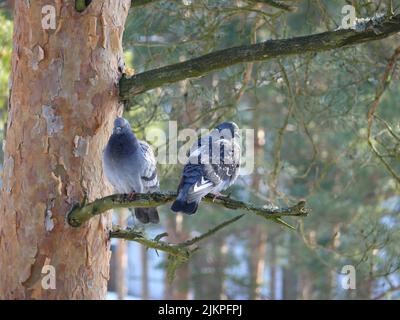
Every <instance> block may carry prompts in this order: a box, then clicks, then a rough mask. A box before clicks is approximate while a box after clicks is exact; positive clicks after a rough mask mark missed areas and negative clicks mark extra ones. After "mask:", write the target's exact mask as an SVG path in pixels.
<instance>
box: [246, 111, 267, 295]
mask: <svg viewBox="0 0 400 320" xmlns="http://www.w3.org/2000/svg"><path fill="white" fill-rule="evenodd" d="M260 118H261V110H260V106H259V105H256V107H255V110H254V113H253V119H252V126H253V128H254V131H255V134H256V139H255V142H254V152H255V172H254V173H253V176H252V189H253V190H254V191H255V192H259V190H260V183H261V175H260V174H259V173H258V168H260V167H261V166H262V163H263V159H264V149H263V143H264V142H263V141H262V140H263V138H262V137H261V136H259V135H258V133H259V129H260V128H261V126H260ZM266 242H267V232H266V230H265V226H263V225H260V224H256V225H255V226H254V227H252V228H251V229H250V241H249V252H250V259H249V271H250V288H249V299H250V300H259V299H261V298H262V297H261V286H262V284H263V282H264V266H265V254H266V252H265V251H266Z"/></svg>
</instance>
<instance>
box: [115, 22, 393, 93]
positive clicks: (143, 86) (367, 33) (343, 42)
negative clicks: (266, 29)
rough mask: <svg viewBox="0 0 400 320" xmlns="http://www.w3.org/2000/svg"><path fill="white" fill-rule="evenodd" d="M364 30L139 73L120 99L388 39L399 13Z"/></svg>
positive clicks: (126, 82)
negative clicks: (241, 66)
mask: <svg viewBox="0 0 400 320" xmlns="http://www.w3.org/2000/svg"><path fill="white" fill-rule="evenodd" d="M363 27H364V28H363V31H355V30H353V29H346V30H342V29H341V30H336V31H329V32H323V33H318V34H313V35H308V36H303V37H296V38H291V39H281V40H269V41H266V42H262V43H258V44H253V45H245V46H239V47H233V48H229V49H224V50H219V51H215V52H212V53H209V54H206V55H204V56H201V57H198V58H194V59H192V60H188V61H185V62H181V63H176V64H173V65H169V66H165V67H161V68H158V69H154V70H149V71H145V72H142V73H138V74H136V75H134V76H132V77H131V78H127V77H126V76H123V77H122V78H121V80H120V82H119V90H120V92H119V93H120V98H121V99H122V100H129V99H130V98H132V97H133V96H135V95H137V94H140V93H143V92H145V91H147V90H150V89H154V88H157V87H160V86H163V85H165V84H169V83H174V82H177V81H180V80H184V79H187V78H193V77H200V76H203V75H205V74H207V73H209V72H212V71H215V70H218V69H222V68H225V67H228V66H232V65H234V64H238V63H243V62H251V61H262V60H268V59H272V58H277V57H284V56H288V55H295V54H304V53H307V52H321V51H327V50H332V49H337V48H342V47H345V46H350V45H356V44H360V43H364V42H369V41H373V40H379V39H383V38H386V37H389V36H391V35H393V34H395V33H396V32H399V31H400V14H397V15H395V16H392V17H390V18H388V19H386V20H384V21H383V22H380V23H376V22H370V23H369V24H368V25H366V26H363Z"/></svg>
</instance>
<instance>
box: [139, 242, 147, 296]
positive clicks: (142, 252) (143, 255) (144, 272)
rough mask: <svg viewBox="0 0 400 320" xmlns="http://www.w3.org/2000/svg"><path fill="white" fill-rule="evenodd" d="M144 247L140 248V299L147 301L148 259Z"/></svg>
mask: <svg viewBox="0 0 400 320" xmlns="http://www.w3.org/2000/svg"><path fill="white" fill-rule="evenodd" d="M147 249H148V248H146V247H145V246H141V247H140V259H141V263H142V299H143V300H149V263H148V262H149V257H148V255H147Z"/></svg>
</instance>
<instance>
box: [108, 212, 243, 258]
mask: <svg viewBox="0 0 400 320" xmlns="http://www.w3.org/2000/svg"><path fill="white" fill-rule="evenodd" d="M243 216H244V214H241V215H238V216H235V217H233V218H232V219H229V220H226V221H224V222H222V223H221V224H219V225H217V226H216V227H214V228H212V229H210V230H208V231H207V232H205V233H203V234H201V235H200V236H197V237H194V238H192V239H190V240H186V241H184V242H181V243H178V244H174V243H168V242H165V241H161V240H160V239H159V238H158V239H157V237H156V238H155V239H147V238H146V237H145V235H144V233H142V232H138V231H135V230H134V229H122V228H121V227H120V226H113V229H112V230H111V231H110V238H117V239H123V240H129V241H135V242H137V243H140V244H142V245H144V246H146V247H147V248H152V249H155V250H159V251H164V252H166V253H168V254H169V255H172V256H176V257H179V258H181V259H188V258H189V257H190V255H191V254H192V253H193V252H195V251H196V250H197V249H198V248H197V247H195V248H193V249H188V248H187V247H190V246H193V245H194V244H196V243H198V242H200V241H202V240H204V239H206V238H208V237H210V236H212V235H213V234H214V233H216V232H217V231H219V230H221V229H223V228H226V227H227V226H229V225H230V224H232V223H234V222H236V221H238V220H239V219H240V218H242V217H243ZM161 236H162V237H163V236H168V234H162V235H161Z"/></svg>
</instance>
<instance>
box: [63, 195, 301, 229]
mask: <svg viewBox="0 0 400 320" xmlns="http://www.w3.org/2000/svg"><path fill="white" fill-rule="evenodd" d="M176 196H177V194H176V193H175V192H166V193H151V194H150V193H147V194H140V193H138V194H136V195H135V197H134V199H131V198H130V197H128V195H127V194H114V195H111V196H108V197H105V198H101V199H97V200H95V201H93V202H91V203H87V204H86V203H84V204H82V205H76V206H74V207H73V208H72V209H71V211H70V212H69V213H68V214H67V221H68V223H69V224H70V225H71V226H73V227H79V226H80V225H82V224H83V223H84V222H86V221H88V220H89V219H90V218H92V217H94V216H96V215H98V214H101V213H104V212H106V211H107V210H110V209H116V208H138V207H139V208H149V207H157V206H160V205H163V204H166V203H169V202H171V201H173V200H174V199H175V198H176ZM203 201H204V202H207V203H212V204H215V205H219V206H222V207H225V208H228V209H233V210H235V209H240V210H244V211H247V213H253V214H256V215H258V216H261V217H263V218H265V219H268V220H274V221H275V222H277V223H281V224H284V225H285V226H290V225H288V224H287V223H286V222H284V221H283V220H281V219H280V218H281V217H284V216H295V217H296V216H306V215H308V213H309V210H308V209H306V208H305V201H300V202H299V203H298V204H296V205H294V206H292V207H288V208H266V207H262V206H257V205H254V204H251V203H245V202H243V201H239V200H234V199H231V198H229V197H225V196H222V197H217V198H215V199H214V197H213V196H211V195H208V196H206V197H205V198H204V199H203Z"/></svg>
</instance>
